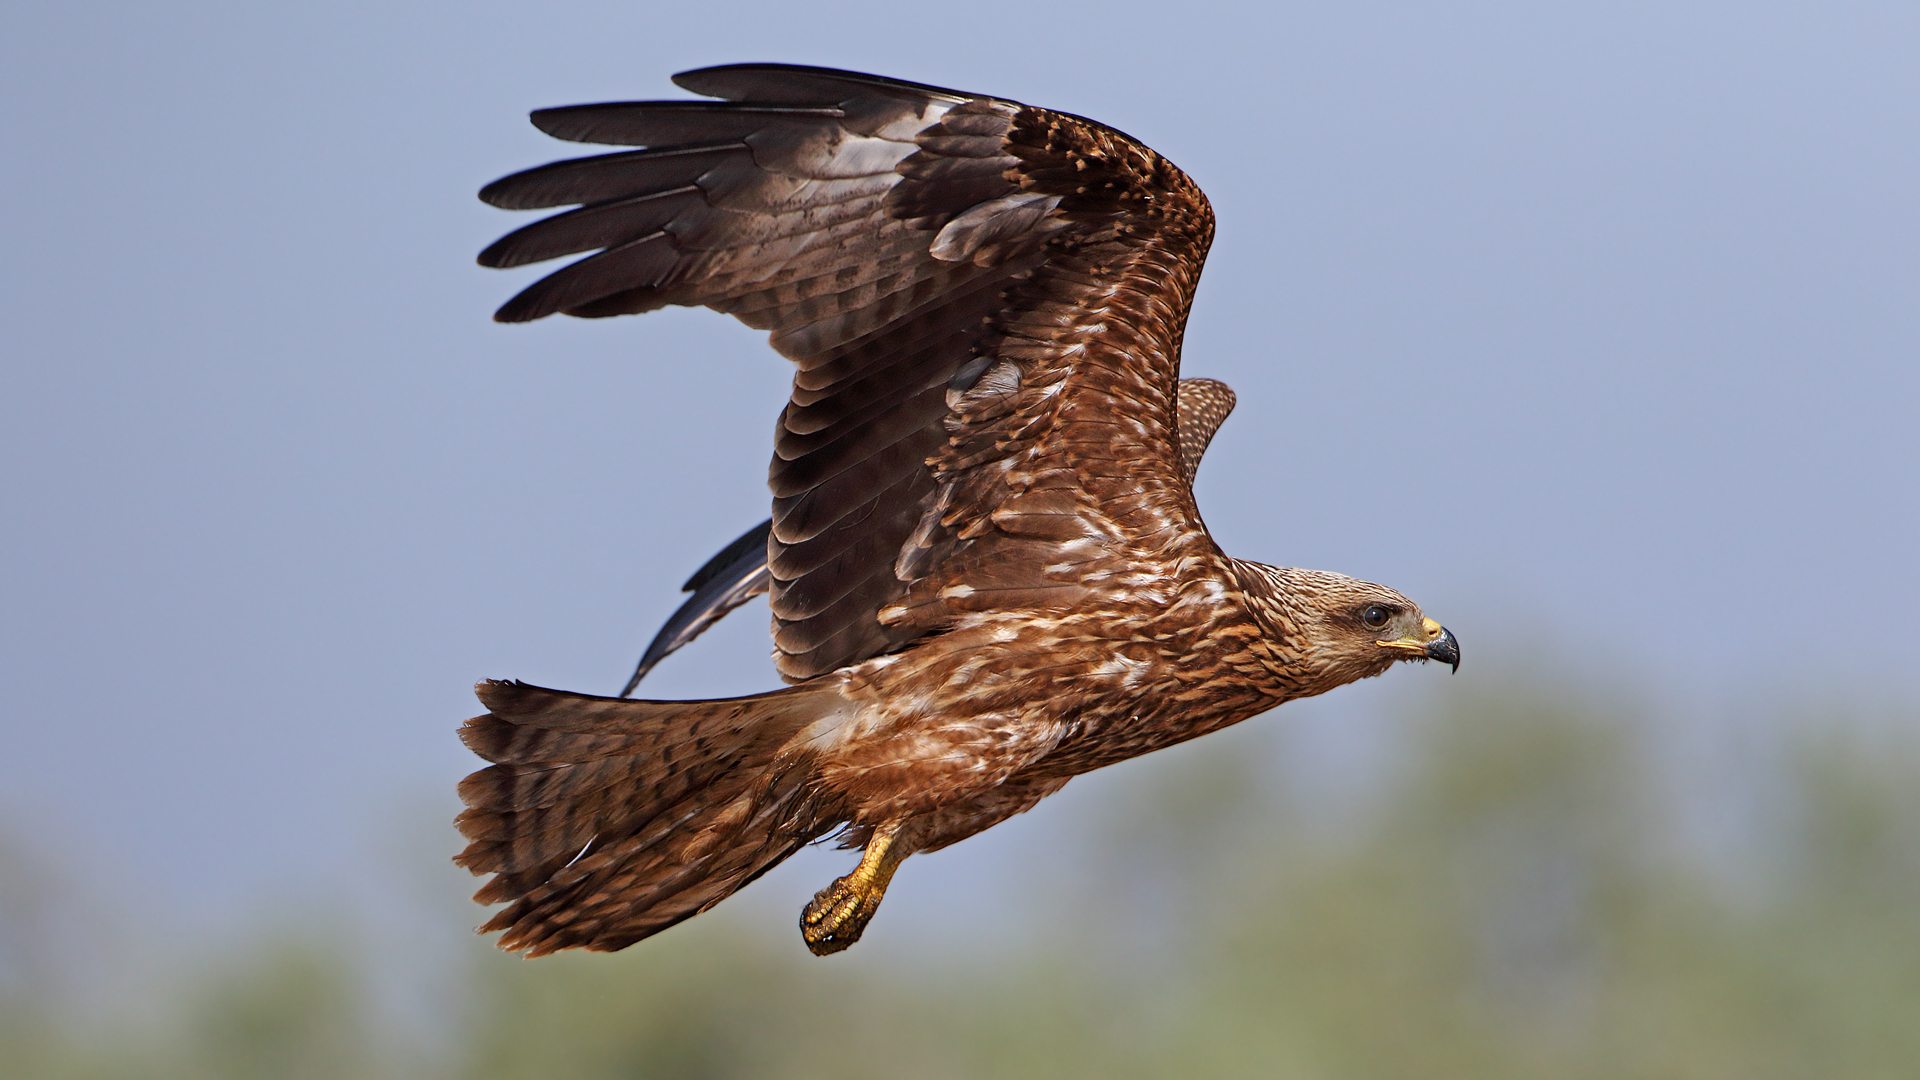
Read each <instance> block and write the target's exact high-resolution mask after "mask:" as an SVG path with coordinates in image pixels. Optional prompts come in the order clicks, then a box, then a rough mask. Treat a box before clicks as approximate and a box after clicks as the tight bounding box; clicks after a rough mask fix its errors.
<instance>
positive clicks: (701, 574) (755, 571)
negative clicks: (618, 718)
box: [620, 379, 1236, 697]
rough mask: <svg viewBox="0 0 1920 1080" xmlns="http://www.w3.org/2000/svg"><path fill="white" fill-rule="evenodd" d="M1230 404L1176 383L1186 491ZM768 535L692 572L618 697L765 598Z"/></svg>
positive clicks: (1215, 388)
mask: <svg viewBox="0 0 1920 1080" xmlns="http://www.w3.org/2000/svg"><path fill="white" fill-rule="evenodd" d="M1235 400H1236V399H1235V397H1234V393H1233V390H1232V389H1231V388H1230V387H1228V386H1227V384H1226V383H1223V382H1221V381H1219V380H1218V379H1181V380H1180V394H1179V400H1178V408H1177V410H1176V413H1177V415H1178V417H1179V423H1178V424H1177V429H1178V432H1179V437H1180V465H1181V468H1182V469H1183V470H1184V471H1185V473H1186V477H1187V484H1188V486H1192V484H1193V477H1194V474H1195V473H1197V472H1198V471H1199V469H1200V459H1201V457H1203V456H1204V455H1205V454H1206V452H1207V445H1208V444H1209V443H1211V442H1213V436H1214V433H1215V432H1217V431H1219V430H1220V425H1221V424H1222V423H1225V422H1226V419H1227V416H1228V415H1229V414H1231V413H1232V412H1233V406H1234V402H1235ZM772 530H773V522H772V521H771V520H768V521H763V522H761V523H760V524H758V525H755V526H754V527H753V528H751V529H748V530H747V531H746V532H744V533H741V534H740V535H739V536H738V537H736V538H734V539H733V541H732V542H730V543H728V544H727V546H726V547H724V548H721V549H720V550H719V551H718V552H717V553H715V555H714V556H713V558H711V559H708V560H707V561H706V563H705V564H704V565H702V566H701V567H700V569H698V570H696V571H694V573H693V576H692V577H690V578H688V579H687V583H686V584H685V585H682V586H681V587H680V591H681V592H685V593H692V594H693V595H692V596H689V597H688V598H687V600H686V602H685V603H683V604H681V605H680V606H679V608H677V609H675V611H674V613H673V614H672V615H671V616H669V617H668V619H667V621H666V624H665V625H664V626H662V627H661V628H660V632H659V633H657V634H655V635H654V637H653V640H652V641H651V642H649V643H648V644H647V650H646V652H645V653H643V654H642V655H641V657H640V663H639V665H638V666H636V667H635V668H634V669H633V675H632V677H631V678H629V679H628V680H627V685H626V687H625V688H624V689H622V690H621V691H620V696H621V697H632V696H633V691H634V688H635V687H638V686H639V685H640V680H641V679H644V678H646V677H647V673H648V672H650V671H652V670H653V669H654V668H655V667H656V666H657V665H659V663H660V661H662V660H665V659H666V658H667V657H669V656H671V655H673V654H674V653H676V652H678V651H679V650H680V647H681V646H683V645H686V644H687V643H689V642H691V641H692V640H693V639H694V638H697V637H699V636H700V635H701V634H703V633H705V632H706V630H707V628H708V627H710V626H712V625H713V624H714V623H717V622H719V621H720V620H721V619H723V618H725V617H726V616H727V614H728V613H729V612H731V611H733V610H734V609H735V608H737V607H739V606H740V605H742V604H745V603H746V602H747V601H749V600H752V599H753V598H754V597H756V596H764V595H766V594H767V592H768V591H769V590H771V589H772V588H773V575H772V574H770V573H768V571H767V535H768V534H769V533H770V532H771V531H772Z"/></svg>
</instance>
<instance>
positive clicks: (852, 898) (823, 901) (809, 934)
mask: <svg viewBox="0 0 1920 1080" xmlns="http://www.w3.org/2000/svg"><path fill="white" fill-rule="evenodd" d="M899 835H900V823H899V822H895V823H894V824H891V825H882V826H881V827H879V828H877V829H875V830H874V831H873V838H872V839H870V840H868V841H867V849H866V851H865V852H864V853H862V854H861V856H860V865H859V866H856V867H854V868H853V873H851V874H848V875H847V876H846V877H843V878H840V879H839V880H837V881H835V882H834V883H833V884H831V885H829V886H827V887H826V888H824V889H821V890H820V891H819V892H817V893H815V894H813V900H812V901H811V902H810V903H808V904H807V907H806V910H805V911H802V912H801V913H800V936H801V937H803V938H805V939H806V941H807V949H808V951H810V952H812V953H813V955H815V956H826V955H828V954H829V953H837V952H839V951H840V950H842V949H844V948H846V947H847V946H849V945H851V944H853V943H854V942H856V941H859V940H860V934H861V932H863V931H864V930H866V928H867V923H868V922H869V921H871V920H872V919H873V913H874V912H876V911H878V910H880V900H881V898H882V897H884V896H886V895H887V883H888V882H890V881H892V880H893V872H894V871H895V870H898V869H899V868H900V864H901V863H902V862H904V861H905V860H906V857H907V856H908V855H910V854H912V852H910V851H907V850H905V849H902V848H900V847H898V846H896V845H895V844H894V839H895V838H896V837H898V836H899Z"/></svg>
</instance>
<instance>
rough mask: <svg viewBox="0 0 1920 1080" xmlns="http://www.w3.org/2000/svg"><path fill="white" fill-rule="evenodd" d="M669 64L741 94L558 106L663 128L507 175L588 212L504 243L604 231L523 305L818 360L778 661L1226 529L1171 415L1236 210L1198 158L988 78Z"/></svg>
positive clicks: (509, 192) (510, 203) (1039, 600)
mask: <svg viewBox="0 0 1920 1080" xmlns="http://www.w3.org/2000/svg"><path fill="white" fill-rule="evenodd" d="M675 81H676V82H677V83H679V84H680V85H681V86H682V87H685V88H686V89H689V90H692V91H694V92H696V93H701V94H706V95H709V96H712V97H716V98H720V99H722V100H720V101H682V102H629V103H614V104H604V105H585V106H575V107H569V108H560V109H547V110H542V111H540V112H536V113H535V114H533V119H534V123H535V124H536V125H538V126H539V127H540V128H541V129H542V130H544V131H546V132H548V133H549V134H552V135H555V136H557V137H559V138H563V139H571V140H575V141H581V142H599V143H612V144H617V145H628V146H635V147H641V149H636V150H632V151H628V152H624V153H615V154H607V155H602V156H598V157H592V158H583V159H577V160H573V161H563V162H555V163H553V164H551V165H547V166H543V167H541V168H537V169H532V170H529V171H527V172H523V173H519V174H516V175H514V176H509V177H507V178H505V179H503V180H500V181H496V182H495V183H493V184H490V185H488V186H487V187H486V188H485V189H483V191H482V192H481V195H482V198H484V199H486V200H487V201H488V202H491V203H493V204H495V205H497V206H502V207H508V208H515V209H534V208H541V207H555V206H566V205H577V208H576V209H573V210H570V211H567V212H565V213H562V214H558V215H555V216H553V217H549V218H547V219H545V220H542V221H539V222H536V223H534V224H532V225H529V226H527V227H526V228H523V229H520V230H518V231H516V232H514V233H512V234H510V235H508V236H506V237H505V238H503V239H501V240H500V241H499V242H498V243H496V244H494V245H493V246H491V247H489V248H488V249H487V250H486V251H485V252H484V253H483V254H482V255H481V262H482V263H484V264H486V265H489V266H518V265H522V264H526V263H532V262H538V261H541V260H544V259H551V258H556V257H560V256H564V255H572V254H578V253H581V252H589V251H591V252H596V254H593V255H590V256H588V257H587V258H584V259H581V260H579V261H577V262H574V263H572V264H570V265H568V266H566V267H565V268H563V269H561V270H559V271H557V272H555V273H553V274H550V275H548V276H547V277H545V278H542V279H541V280H540V281H538V282H536V283H535V284H533V285H532V286H530V287H529V288H527V289H526V290H524V291H522V292H521V293H520V294H519V295H518V296H515V297H514V298H513V299H512V300H510V301H508V302H507V304H506V305H505V306H503V307H502V308H501V309H500V311H499V313H498V314H497V315H496V318H499V319H501V320H503V321H509V322H516V321H525V320H529V319H537V318H540V317H542V316H544V315H548V314H552V313H554V312H566V313H568V314H572V315H580V316H588V317H598V316H607V315H618V314H626V313H632V312H641V311H649V310H652V309H655V308H658V307H662V306H664V305H668V304H691V305H705V306H707V307H712V308H714V309H716V310H720V311H725V312H728V313H730V314H732V315H734V316H736V317H737V318H739V319H740V320H741V321H742V322H745V323H747V324H748V325H750V326H754V327H757V328H761V329H766V330H769V331H771V332H772V333H771V342H772V344H773V347H774V348H775V349H776V350H778V351H779V352H780V353H782V354H783V355H785V356H787V357H788V358H789V359H791V360H793V361H794V362H795V364H796V366H797V371H796V373H795V377H794V385H793V393H792V397H791V399H790V401H789V402H788V405H787V408H786V410H785V412H784V413H783V414H782V416H781V423H780V429H779V432H778V434H777V438H776V443H775V456H774V461H773V466H772V470H771V475H770V484H771V486H772V488H773V492H774V512H773V528H772V535H771V539H770V541H769V545H768V554H769V562H768V566H769V570H770V571H771V574H772V608H773V612H774V615H775V618H776V628H775V644H776V650H777V661H778V665H779V668H780V670H781V673H782V675H784V676H785V677H787V678H789V679H794V680H798V679H804V678H808V677H811V676H814V675H818V674H821V673H824V672H827V671H832V670H834V669H836V668H839V667H842V666H844V665H846V664H849V663H854V662H857V661H859V660H862V659H865V658H868V657H872V656H875V655H878V654H880V653H884V652H888V651H891V650H893V649H897V648H899V647H901V646H902V645H904V644H906V643H908V642H910V641H913V640H915V639H916V638H919V637H922V636H924V635H927V634H929V633H936V632H939V631H940V630H942V629H945V628H948V627H950V626H951V625H953V624H954V622H955V621H956V620H959V619H962V618H964V617H966V615H967V614H968V613H969V612H979V611H984V610H1006V609H1015V610H1029V609H1030V610H1057V609H1059V608H1062V607H1066V606H1071V605H1073V604H1074V603H1076V602H1078V601H1079V600H1081V599H1084V598H1085V596H1086V594H1087V592H1088V590H1090V589H1098V588H1102V587H1114V588H1118V587H1119V585H1117V584H1116V583H1115V580H1114V578H1113V574H1114V573H1115V572H1116V571H1115V568H1116V567H1119V566H1124V565H1135V566H1138V565H1141V564H1142V563H1143V562H1144V561H1147V560H1152V559H1155V558H1159V559H1167V560H1176V561H1177V560H1178V559H1179V558H1181V557H1183V556H1184V555H1185V554H1191V553H1192V552H1193V550H1197V548H1196V545H1199V546H1200V547H1205V548H1208V549H1210V545H1211V542H1210V541H1208V540H1206V539H1205V533H1204V530H1203V529H1202V528H1201V526H1200V523H1199V518H1198V515H1197V514H1196V513H1195V512H1194V508H1193V503H1192V496H1191V493H1190V490H1189V486H1188V484H1187V477H1186V475H1185V470H1184V469H1183V467H1182V465H1181V461H1180V457H1181V455H1180V452H1179V447H1178V445H1177V436H1176V434H1175V426H1174V425H1175V382H1176V379H1177V378H1178V370H1179V347H1180V338H1181V334H1182V331H1183V329H1184V326H1185V321H1186V315H1187V310H1188V308H1189V306H1190V304H1191V302H1192V297H1193V289H1194V286H1195V284H1196V283H1197V281H1198V278H1199V274H1200V268H1201V263H1202V261H1203V259H1204V257H1205V253H1206V249H1207V247H1208V245H1209V243H1210V242H1211V240H1212V235H1213V216H1212V212H1211V210H1210V209H1209V208H1208V206H1207V202H1206V199H1205V197H1204V196H1203V195H1202V194H1201V193H1200V191H1199V189H1198V187H1197V186H1195V185H1194V184H1193V183H1192V181H1190V180H1189V179H1188V178H1187V177H1186V175H1185V174H1183V173H1181V172H1180V171H1179V170H1178V169H1176V168H1175V167H1174V166H1173V165H1172V164H1170V163H1169V162H1167V161H1166V160H1165V159H1164V158H1162V157H1160V156H1159V155H1158V154H1156V153H1154V152H1153V151H1151V150H1149V149H1147V148H1146V147H1144V146H1142V145H1141V144H1139V143H1138V142H1136V141H1134V140H1133V139H1131V138H1129V137H1127V136H1125V135H1123V134H1121V133H1119V132H1117V131H1114V130H1113V129H1111V128H1107V127H1105V126H1103V125H1100V124H1097V123H1094V122H1092V121H1089V120H1084V119H1081V118H1079V117H1075V116H1070V115H1067V114H1064V113H1057V112H1052V111H1049V110H1045V109H1037V108H1032V107H1028V106H1024V105H1020V104H1018V103H1016V102H1010V101H1004V100H999V99H995V98H989V97H983V96H979V95H973V94H966V93H961V92H957V91H951V90H942V89H939V88H935V87H928V86H921V85H918V84H913V83H903V82H896V81H892V80H887V79H881V78H876V77H874V76H869V75H857V74H852V73H848V72H839V71H830V70H825V69H818V68H799V67H789V66H783V65H765V64H748V65H733V66H728V67H718V68H707V69H703V70H700V71H693V72H687V73H685V74H682V75H679V76H676V78H675Z"/></svg>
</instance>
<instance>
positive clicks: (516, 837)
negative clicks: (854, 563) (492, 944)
mask: <svg viewBox="0 0 1920 1080" xmlns="http://www.w3.org/2000/svg"><path fill="white" fill-rule="evenodd" d="M475 692H476V693H477V694H478V695H479V697H480V701H481V703H482V704H484V705H485V706H486V707H487V708H488V710H490V711H489V712H488V713H487V715H485V716H476V717H474V718H473V719H472V720H469V721H467V723H466V725H465V726H464V727H463V728H461V730H460V738H461V740H462V741H463V742H465V743H466V744H467V746H468V748H470V749H471V750H473V752H474V753H476V754H479V755H480V756H481V757H483V758H485V759H487V760H488V761H491V762H495V764H494V765H493V766H491V767H490V768H486V769H482V770H480V771H479V772H476V773H474V774H473V775H471V776H469V777H467V778H466V779H465V780H464V781H462V782H461V784H460V797H461V799H463V800H464V801H465V802H466V804H467V809H466V811H465V812H463V813H462V814H461V815H460V817H459V818H458V820H457V822H456V824H458V826H459V827H460V832H461V833H462V834H463V835H465V836H466V838H467V840H468V841H470V842H469V843H468V845H467V849H466V850H465V851H464V852H462V853H461V854H460V855H459V856H458V857H457V858H455V860H454V861H455V862H456V863H459V864H460V865H461V866H464V867H466V868H467V869H468V870H471V871H472V872H473V873H475V874H487V873H491V874H493V875H495V876H494V878H493V880H491V881H489V882H487V883H486V884H485V885H484V886H482V887H481V889H480V891H479V892H477V893H475V894H474V899H475V900H478V901H480V902H481V903H485V904H494V903H500V902H502V901H512V903H511V905H510V906H508V907H507V908H506V909H505V910H503V911H501V912H499V913H498V914H496V915H495V916H494V917H493V918H492V919H491V920H490V921H488V923H487V924H486V925H485V926H483V927H481V930H482V931H483V932H486V931H493V930H500V931H504V933H503V934H502V935H501V937H500V940H499V945H500V947H501V948H503V949H524V950H526V952H527V954H528V955H529V956H540V955H544V954H546V953H550V952H553V951H555V950H558V949H565V948H572V947H576V946H577V947H581V948H586V949H593V950H597V951H603V952H611V951H613V950H615V949H621V948H625V947H626V946H628V945H631V944H633V943H634V942H636V941H639V940H640V939H641V938H644V937H646V936H648V935H650V934H654V933H658V932H659V931H661V930H664V929H666V928H667V927H669V926H672V925H673V924H675V923H677V922H679V921H681V920H682V919H686V918H688V917H690V916H693V915H696V914H699V913H700V912H702V911H705V910H706V909H707V908H710V907H712V906H713V905H715V904H717V903H719V902H720V901H722V900H724V899H726V898H727V897H728V896H731V895H732V894H733V893H734V892H736V891H737V890H739V889H740V888H741V887H742V886H744V885H746V884H747V883H748V882H750V881H752V880H753V879H754V878H756V877H759V876H760V875H761V874H763V873H765V872H766V871H767V870H769V869H771V868H772V867H773V866H774V865H775V864H776V863H778V862H780V860H782V859H784V858H786V857H787V856H788V855H790V854H792V853H793V852H794V851H795V850H796V849H797V848H799V847H800V846H801V845H802V844H805V843H807V842H808V841H811V840H814V839H817V838H818V837H820V836H821V835H823V834H824V833H826V832H827V831H828V830H829V829H832V828H833V827H835V826H836V825H838V824H839V823H840V814H839V813H838V807H836V806H832V805H823V803H822V799H823V796H822V794H821V793H820V792H819V790H818V787H817V785H816V784H815V783H814V782H813V762H812V759H811V758H812V756H811V755H810V754H806V753H804V752H796V751H794V750H792V749H791V748H789V747H788V745H787V744H788V742H789V740H791V739H792V738H793V736H794V735H796V734H798V733H799V732H800V731H801V730H802V729H804V728H805V727H806V726H807V725H808V724H811V723H813V722H814V721H815V720H818V719H820V718H822V717H824V716H828V715H830V714H832V713H833V712H835V711H837V710H839V709H841V708H844V707H845V705H846V699H845V698H843V697H842V696H841V695H840V694H839V693H838V691H836V690H834V689H832V688H830V687H826V688H822V687H805V686H796V687H790V688H788V689H785V690H776V691H774V692H772V693H769V694H759V695H755V696H753V697H744V698H727V699H722V700H717V701H629V700H622V699H619V698H603V697H590V696H587V695H584V694H570V693H566V692H564V691H559V690H547V689H544V688H541V687H538V686H528V685H527V684H525V683H519V682H494V681H488V682H484V683H481V684H480V685H479V686H478V687H476V688H475Z"/></svg>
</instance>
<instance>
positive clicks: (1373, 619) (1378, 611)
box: [1360, 604, 1393, 630]
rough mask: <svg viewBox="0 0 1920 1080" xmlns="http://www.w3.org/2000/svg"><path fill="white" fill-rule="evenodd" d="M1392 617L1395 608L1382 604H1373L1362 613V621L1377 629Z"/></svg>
mask: <svg viewBox="0 0 1920 1080" xmlns="http://www.w3.org/2000/svg"><path fill="white" fill-rule="evenodd" d="M1391 618H1393V609H1392V608H1389V607H1384V606H1382V605H1380V604H1371V605H1369V606H1368V607H1367V609H1366V610H1365V611H1362V612H1361V613H1360V621H1361V622H1363V623H1366V624H1367V625H1368V626H1370V627H1372V628H1373V629H1375V630H1378V629H1380V628H1381V627H1383V626H1385V625H1387V620H1388V619H1391Z"/></svg>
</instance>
